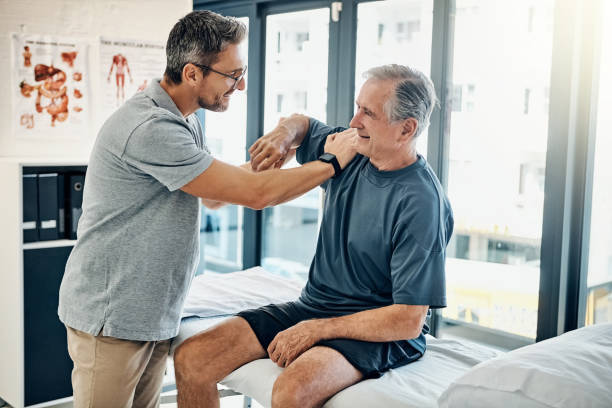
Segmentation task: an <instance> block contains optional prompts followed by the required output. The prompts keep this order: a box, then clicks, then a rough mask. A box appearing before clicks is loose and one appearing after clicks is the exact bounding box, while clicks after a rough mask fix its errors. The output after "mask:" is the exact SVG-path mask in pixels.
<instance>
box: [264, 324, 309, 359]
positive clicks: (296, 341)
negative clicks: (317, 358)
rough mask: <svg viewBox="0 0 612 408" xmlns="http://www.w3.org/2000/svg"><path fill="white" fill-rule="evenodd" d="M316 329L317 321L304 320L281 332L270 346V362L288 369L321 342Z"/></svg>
mask: <svg viewBox="0 0 612 408" xmlns="http://www.w3.org/2000/svg"><path fill="white" fill-rule="evenodd" d="M316 327H317V323H316V320H304V321H302V322H300V323H298V324H296V325H295V326H291V327H290V328H288V329H287V330H283V331H282V332H279V333H278V334H277V335H276V337H274V339H273V340H272V342H271V343H270V345H269V346H268V355H269V356H270V360H272V361H273V362H275V363H276V364H277V365H278V366H279V367H287V366H288V365H289V364H291V363H292V362H293V361H294V360H295V359H296V358H298V357H299V356H300V355H301V354H302V353H303V352H305V351H306V350H308V349H309V348H311V347H312V346H313V345H314V344H315V343H316V342H317V341H319V340H320V339H319V336H318V334H317V333H318V330H317V328H316Z"/></svg>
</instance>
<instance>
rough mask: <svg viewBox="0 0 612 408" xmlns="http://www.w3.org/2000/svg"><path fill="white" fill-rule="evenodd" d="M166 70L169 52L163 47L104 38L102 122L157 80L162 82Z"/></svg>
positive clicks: (101, 85) (101, 62) (157, 44)
mask: <svg viewBox="0 0 612 408" xmlns="http://www.w3.org/2000/svg"><path fill="white" fill-rule="evenodd" d="M165 68H166V52H165V47H164V45H163V44H161V43H155V42H148V41H141V40H126V39H111V38H104V37H102V38H100V75H101V76H100V88H101V95H100V96H101V102H102V106H100V109H101V110H102V112H101V115H102V118H101V119H102V120H105V119H106V118H107V117H108V116H109V115H110V114H111V113H112V112H114V111H115V110H116V109H117V108H118V107H119V106H121V104H123V102H125V101H126V100H127V99H129V98H131V97H132V96H133V95H134V94H135V93H136V92H141V91H143V90H144V89H145V88H146V87H147V85H149V83H150V82H151V81H152V80H153V78H161V76H162V75H163V73H164V69H165ZM96 99H97V98H96Z"/></svg>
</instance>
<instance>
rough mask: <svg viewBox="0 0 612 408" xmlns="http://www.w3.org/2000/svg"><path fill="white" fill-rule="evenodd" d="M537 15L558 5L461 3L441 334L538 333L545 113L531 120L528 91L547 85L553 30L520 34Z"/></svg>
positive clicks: (549, 12) (528, 336)
mask: <svg viewBox="0 0 612 408" xmlns="http://www.w3.org/2000/svg"><path fill="white" fill-rule="evenodd" d="M531 9H535V10H536V11H535V12H536V13H537V14H538V15H540V16H542V15H545V16H548V17H547V18H548V19H552V17H553V13H552V10H553V7H552V1H538V2H532V1H529V0H525V1H519V2H511V3H509V2H507V1H502V0H496V1H475V0H458V1H457V2H456V16H455V36H454V38H455V40H454V41H455V44H454V61H453V84H454V85H453V99H452V114H451V127H450V151H449V156H450V163H449V171H448V174H449V176H448V194H449V198H450V201H451V204H452V206H453V211H454V214H455V233H454V237H453V239H452V241H451V244H450V245H449V248H448V251H447V296H448V307H447V308H446V309H444V310H443V316H444V321H446V323H447V324H445V325H443V326H442V327H441V330H442V333H444V332H445V331H447V332H452V329H453V325H455V324H459V323H461V322H465V323H471V324H476V325H478V326H484V327H487V328H489V329H495V330H498V331H500V332H505V333H511V334H512V335H517V336H521V337H523V338H526V339H531V340H533V339H535V336H536V328H537V324H536V323H537V313H538V290H539V273H540V269H539V263H540V243H541V234H542V233H541V228H542V209H543V199H544V168H545V160H546V143H547V136H548V114H547V112H545V111H544V110H538V111H530V112H529V113H530V114H529V115H525V113H526V112H525V109H526V108H527V106H528V105H526V104H527V101H528V98H529V92H525V89H545V88H546V87H547V86H548V84H549V81H550V61H551V55H552V31H547V30H546V28H547V27H550V25H548V24H545V25H544V26H543V27H537V25H536V24H537V23H544V22H543V21H540V20H535V21H534V27H533V32H532V33H530V34H529V37H528V36H527V33H526V32H525V31H517V30H516V27H520V26H521V24H522V21H525V20H526V19H527V16H528V15H529V13H532V11H530V10H531ZM483 33H486V35H484V34H483Z"/></svg>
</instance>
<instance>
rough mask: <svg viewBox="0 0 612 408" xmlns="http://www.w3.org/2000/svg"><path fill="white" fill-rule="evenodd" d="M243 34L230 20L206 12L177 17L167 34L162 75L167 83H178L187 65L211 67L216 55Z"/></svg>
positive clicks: (231, 19)
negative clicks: (177, 19)
mask: <svg viewBox="0 0 612 408" xmlns="http://www.w3.org/2000/svg"><path fill="white" fill-rule="evenodd" d="M246 33H247V28H246V26H245V25H244V24H243V23H242V22H240V21H238V20H237V19H235V18H233V17H224V16H222V15H220V14H217V13H213V12H212V11H208V10H198V11H192V12H191V13H189V14H187V15H186V16H185V17H183V18H181V19H180V20H179V21H178V22H177V23H176V24H175V25H174V27H173V28H172V30H171V31H170V34H169V35H168V42H167V43H166V59H167V62H166V71H165V72H164V75H165V76H166V78H168V79H169V80H170V81H171V82H173V83H175V84H180V83H181V81H182V79H181V76H182V72H183V67H184V66H185V65H186V64H187V63H190V62H191V63H196V64H202V65H208V66H210V65H212V64H214V63H215V62H217V60H218V54H219V53H220V52H222V51H223V50H225V48H226V47H227V46H228V45H229V44H238V43H240V42H241V41H242V40H243V39H244V38H245V36H246ZM205 74H208V72H206V73H205Z"/></svg>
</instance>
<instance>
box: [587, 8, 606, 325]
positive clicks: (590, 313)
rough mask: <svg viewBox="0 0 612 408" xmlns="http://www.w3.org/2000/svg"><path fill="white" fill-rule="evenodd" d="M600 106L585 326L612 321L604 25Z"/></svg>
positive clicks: (604, 29) (604, 19)
mask: <svg viewBox="0 0 612 408" xmlns="http://www.w3.org/2000/svg"><path fill="white" fill-rule="evenodd" d="M610 18H612V4H610V3H609V2H604V13H603V19H602V21H610ZM601 50H602V55H601V62H600V79H599V103H598V107H597V112H598V113H597V126H596V140H595V168H594V173H593V198H592V207H591V222H590V226H591V228H590V235H589V257H588V275H587V294H586V296H587V299H586V317H585V324H587V325H591V324H597V323H610V322H612V211H610V203H612V164H611V163H612V162H611V161H610V155H612V137H610V135H611V134H612V119H611V117H610V114H609V112H610V110H612V72H611V70H610V69H609V67H611V66H612V29H611V28H610V25H609V24H604V27H603V37H602V42H601Z"/></svg>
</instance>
